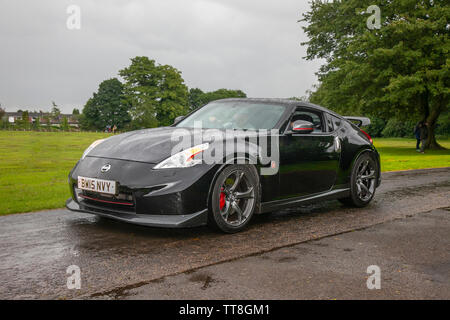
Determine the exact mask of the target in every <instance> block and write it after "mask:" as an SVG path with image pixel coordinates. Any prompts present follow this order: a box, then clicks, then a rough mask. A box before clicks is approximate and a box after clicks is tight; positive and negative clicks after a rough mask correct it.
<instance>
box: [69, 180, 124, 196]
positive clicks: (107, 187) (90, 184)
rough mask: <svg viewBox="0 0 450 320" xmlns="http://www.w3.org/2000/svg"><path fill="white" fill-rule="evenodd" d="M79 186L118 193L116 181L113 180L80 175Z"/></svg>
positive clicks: (101, 191) (94, 190)
mask: <svg viewBox="0 0 450 320" xmlns="http://www.w3.org/2000/svg"><path fill="white" fill-rule="evenodd" d="M78 188H79V189H82V190H89V191H93V192H99V193H107V194H116V182H115V181H111V180H101V179H95V178H86V177H78Z"/></svg>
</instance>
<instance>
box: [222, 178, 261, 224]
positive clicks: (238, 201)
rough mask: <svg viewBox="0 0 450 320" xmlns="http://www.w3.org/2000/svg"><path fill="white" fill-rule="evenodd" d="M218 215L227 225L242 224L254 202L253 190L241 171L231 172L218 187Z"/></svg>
mask: <svg viewBox="0 0 450 320" xmlns="http://www.w3.org/2000/svg"><path fill="white" fill-rule="evenodd" d="M219 201H220V214H221V216H222V219H223V220H224V221H225V222H226V223H227V224H229V225H231V226H234V227H237V226H240V225H242V224H244V223H245V222H246V221H247V219H248V217H249V216H250V214H251V212H252V208H253V203H254V201H255V188H254V186H253V185H252V183H251V182H250V180H249V179H248V177H247V175H246V173H245V172H244V171H243V170H236V171H233V172H231V173H230V174H229V175H228V176H227V178H226V179H225V181H224V183H223V184H222V186H221V187H220V200H219Z"/></svg>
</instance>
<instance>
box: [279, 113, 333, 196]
mask: <svg viewBox="0 0 450 320" xmlns="http://www.w3.org/2000/svg"><path fill="white" fill-rule="evenodd" d="M296 118H300V119H301V120H306V121H308V120H312V122H313V124H314V131H313V132H312V133H305V134H300V133H292V132H291V131H290V123H291V122H292V120H294V119H296ZM294 121H295V120H294ZM310 122H311V121H310ZM333 131H334V130H333V127H332V124H330V125H327V117H326V114H325V113H324V112H322V111H320V110H316V109H313V108H306V107H301V108H296V109H295V110H294V112H293V114H292V116H291V119H290V120H289V124H288V126H287V129H286V131H285V132H284V133H283V134H282V135H281V136H280V171H279V176H280V194H279V197H280V198H292V197H301V196H306V195H310V194H315V193H320V192H324V191H327V190H330V189H331V188H332V186H333V184H334V182H335V180H336V175H337V170H338V167H339V158H340V142H339V140H338V138H336V135H335V134H334V132H333Z"/></svg>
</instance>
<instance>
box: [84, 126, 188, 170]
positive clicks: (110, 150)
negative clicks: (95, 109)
mask: <svg viewBox="0 0 450 320" xmlns="http://www.w3.org/2000/svg"><path fill="white" fill-rule="evenodd" d="M176 129H177V128H174V127H162V128H155V129H144V130H138V131H132V132H127V133H123V134H119V135H116V136H113V137H110V138H107V139H106V140H105V141H103V142H102V143H101V144H99V145H98V146H96V147H95V148H94V149H93V150H91V151H90V152H89V154H88V157H100V158H109V159H119V160H128V161H139V162H146V163H155V164H156V163H159V162H161V161H162V160H164V159H167V158H168V157H170V155H171V151H172V148H173V147H174V146H175V145H176V144H177V143H178V140H176V141H172V139H171V137H172V133H173V131H174V130H176ZM186 131H187V130H186Z"/></svg>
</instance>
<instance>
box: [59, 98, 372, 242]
mask: <svg viewBox="0 0 450 320" xmlns="http://www.w3.org/2000/svg"><path fill="white" fill-rule="evenodd" d="M198 124H200V125H201V128H200V129H199V128H198ZM368 124H370V121H369V119H367V118H358V117H342V116H340V115H338V114H336V113H334V112H333V111H330V110H328V109H326V108H323V107H320V106H317V105H313V104H309V103H303V102H298V101H291V100H278V99H225V100H218V101H214V102H211V103H209V104H207V105H206V106H204V107H202V108H200V109H197V110H196V111H194V112H192V113H191V114H189V115H188V116H186V117H179V118H177V119H176V120H175V123H174V124H173V125H172V126H170V127H163V128H156V129H146V130H139V131H133V132H128V133H124V134H120V135H116V136H112V137H110V138H107V139H104V140H99V141H96V142H94V143H93V144H92V145H91V146H90V147H89V148H87V149H86V151H85V152H84V154H83V156H82V158H81V159H80V161H78V163H77V164H76V166H75V167H74V168H73V169H72V171H71V172H70V174H69V186H70V191H71V194H72V197H71V199H69V200H67V203H66V206H67V208H68V209H70V210H73V211H81V212H87V213H92V214H96V215H99V216H103V217H107V218H112V219H116V220H120V221H124V222H129V223H134V224H139V225H145V226H153V227H168V228H178V227H193V226H201V225H206V224H208V225H210V226H213V227H215V228H218V229H219V230H222V231H224V232H228V233H232V232H237V231H240V230H242V229H243V228H245V227H246V226H247V225H248V223H249V222H250V220H251V218H252V216H253V215H255V214H262V213H264V212H270V211H274V210H278V209H282V208H286V207H292V206H300V205H303V204H306V203H310V202H314V201H321V200H324V199H338V200H339V201H341V202H343V203H344V204H347V205H352V206H356V207H364V206H366V205H367V204H368V203H369V202H370V201H371V200H372V198H373V197H374V194H375V190H376V188H377V187H378V186H379V184H380V160H379V154H378V152H377V150H376V149H375V147H374V146H373V144H372V139H371V138H370V136H369V135H368V134H367V133H365V132H364V131H362V130H361V129H360V128H359V126H364V125H368ZM211 130H213V131H214V132H216V134H215V135H214V136H215V137H214V139H209V140H207V139H208V137H207V134H206V133H207V132H209V131H211ZM261 132H265V134H260V133H261ZM198 133H200V134H203V133H205V136H203V137H202V138H201V139H200V140H199V139H195V134H197V135H198ZM217 133H219V134H217ZM255 133H258V134H256V136H257V138H256V139H253V138H252V137H251V136H252V135H253V134H255ZM243 134H244V135H248V136H249V137H250V138H248V137H247V138H245V139H242V138H241V137H242V135H243ZM187 135H192V136H194V139H184V142H186V141H188V142H189V143H188V144H186V143H185V145H183V147H182V148H181V149H180V148H179V146H180V145H181V144H180V142H179V141H180V138H183V137H186V136H187ZM175 136H177V137H178V140H177V139H175V138H174V137H175ZM262 141H265V142H264V143H262ZM230 145H231V146H232V148H228V146H230ZM177 146H178V150H177ZM224 146H227V147H224ZM213 149H215V151H214V152H213V153H215V161H214V162H211V161H205V158H204V156H205V154H206V153H207V152H210V151H211V150H213ZM269 149H270V150H269ZM174 150H177V151H176V152H174ZM236 150H241V151H240V152H237V151H236ZM219 151H220V152H219ZM213 153H211V152H210V154H213ZM262 154H264V157H263V156H262ZM267 157H269V158H268V159H269V160H270V161H267Z"/></svg>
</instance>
